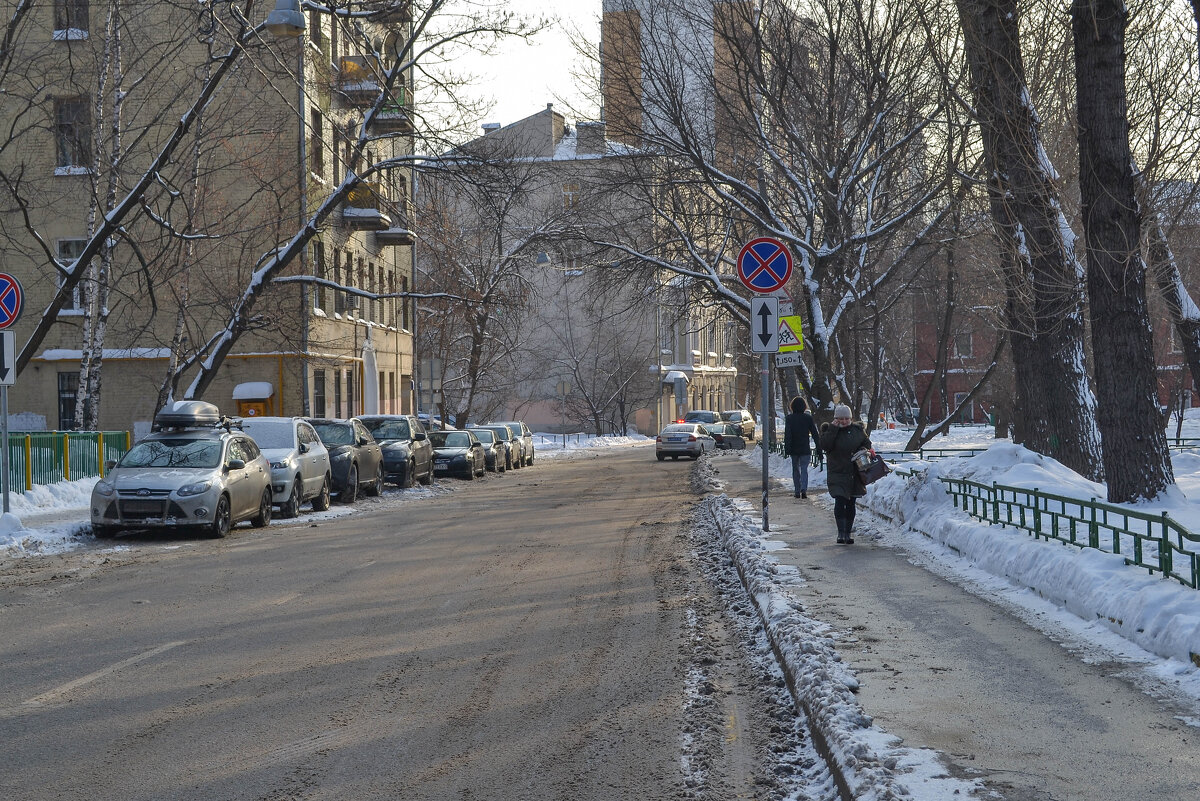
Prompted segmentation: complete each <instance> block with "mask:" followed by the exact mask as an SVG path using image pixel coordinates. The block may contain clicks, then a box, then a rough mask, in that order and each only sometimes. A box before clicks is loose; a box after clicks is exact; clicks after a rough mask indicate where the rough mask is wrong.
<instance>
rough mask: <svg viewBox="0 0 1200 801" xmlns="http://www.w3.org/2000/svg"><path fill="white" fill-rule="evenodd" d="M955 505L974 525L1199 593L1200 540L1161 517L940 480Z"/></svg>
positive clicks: (995, 486)
mask: <svg viewBox="0 0 1200 801" xmlns="http://www.w3.org/2000/svg"><path fill="white" fill-rule="evenodd" d="M939 480H940V481H941V482H942V483H943V484H945V485H946V491H947V492H948V493H949V494H950V496H951V497H952V498H953V500H954V505H955V506H956V507H957V508H959V509H962V510H963V511H965V512H966V513H967V514H969V515H970V516H971V517H974V518H975V519H977V520H983V521H985V522H988V523H992V524H995V525H1000V526H1013V527H1015V528H1019V529H1022V530H1024V531H1028V532H1029V533H1031V534H1033V536H1034V537H1036V538H1043V539H1047V540H1051V539H1054V540H1058V541H1059V542H1063V543H1066V544H1069V545H1075V546H1078V547H1080V548H1095V549H1098V550H1101V551H1107V552H1108V553H1113V554H1117V555H1120V556H1123V557H1124V559H1125V563H1126V564H1130V565H1136V566H1138V567H1142V568H1145V569H1146V570H1149V571H1150V572H1151V573H1156V572H1157V573H1161V574H1163V575H1164V576H1170V577H1171V578H1173V579H1175V580H1177V581H1179V582H1180V583H1182V584H1185V585H1187V586H1188V587H1192V588H1193V589H1200V535H1196V534H1193V533H1192V532H1190V531H1188V530H1187V529H1186V528H1184V527H1183V526H1182V525H1180V524H1179V523H1177V522H1176V521H1174V520H1172V519H1171V517H1170V515H1168V514H1167V513H1166V512H1163V513H1162V514H1159V515H1154V514H1150V513H1148V512H1139V511H1135V510H1131V509H1126V508H1123V507H1120V506H1113V505H1112V504H1108V503H1104V502H1103V501H1098V500H1096V499H1095V498H1091V499H1090V500H1086V501H1085V500H1080V499H1079V498H1071V497H1068V496H1065V495H1055V494H1054V493H1049V492H1042V491H1041V490H1037V489H1032V490H1030V489H1022V488H1020V487H1010V486H1006V485H1003V484H996V483H992V484H991V485H988V484H981V483H979V482H977V481H970V480H969V479H963V478H948V477H945V476H939Z"/></svg>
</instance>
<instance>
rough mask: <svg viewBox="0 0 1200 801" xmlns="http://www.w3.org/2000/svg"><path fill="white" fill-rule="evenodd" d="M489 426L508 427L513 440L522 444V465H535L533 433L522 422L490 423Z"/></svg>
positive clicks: (504, 421) (503, 421)
mask: <svg viewBox="0 0 1200 801" xmlns="http://www.w3.org/2000/svg"><path fill="white" fill-rule="evenodd" d="M488 425H489V426H497V425H499V426H507V427H508V430H509V431H511V432H512V436H513V440H514V441H515V442H519V443H520V444H521V465H522V466H524V465H530V464H533V457H534V452H533V432H532V431H530V430H529V426H527V425H525V423H524V422H523V421H521V420H502V421H500V422H498V423H488Z"/></svg>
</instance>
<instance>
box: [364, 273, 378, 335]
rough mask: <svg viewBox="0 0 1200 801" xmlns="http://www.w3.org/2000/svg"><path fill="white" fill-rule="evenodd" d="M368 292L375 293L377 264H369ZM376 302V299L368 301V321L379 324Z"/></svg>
mask: <svg viewBox="0 0 1200 801" xmlns="http://www.w3.org/2000/svg"><path fill="white" fill-rule="evenodd" d="M367 291H368V292H375V262H373V261H371V262H367ZM375 304H376V300H375V299H374V298H368V299H367V315H366V316H367V319H368V320H374V321H375V322H379V315H377V314H376V313H375Z"/></svg>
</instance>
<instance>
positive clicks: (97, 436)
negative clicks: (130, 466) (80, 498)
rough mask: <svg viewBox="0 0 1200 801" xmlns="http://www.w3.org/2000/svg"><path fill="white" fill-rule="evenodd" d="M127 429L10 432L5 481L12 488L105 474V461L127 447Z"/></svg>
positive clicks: (123, 451)
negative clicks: (6, 480)
mask: <svg viewBox="0 0 1200 801" xmlns="http://www.w3.org/2000/svg"><path fill="white" fill-rule="evenodd" d="M129 443H130V436H129V432H127V431H10V432H9V434H8V480H9V486H10V487H12V488H13V489H19V488H22V487H23V488H24V489H26V490H30V489H33V488H34V486H36V485H42V484H57V483H58V482H60V481H74V480H76V479H80V478H92V477H95V476H103V475H104V470H105V467H104V463H105V462H106V461H108V460H109V459H120V458H121V457H122V456H124V455H125V452H126V451H127V450H129Z"/></svg>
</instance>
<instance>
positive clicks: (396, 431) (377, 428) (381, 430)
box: [362, 420, 412, 439]
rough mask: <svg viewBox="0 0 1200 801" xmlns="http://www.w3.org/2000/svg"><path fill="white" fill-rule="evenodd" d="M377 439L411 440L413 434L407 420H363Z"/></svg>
mask: <svg viewBox="0 0 1200 801" xmlns="http://www.w3.org/2000/svg"><path fill="white" fill-rule="evenodd" d="M362 423H363V425H365V426H366V427H367V430H368V431H370V432H371V433H372V434H373V435H375V439H409V438H410V437H411V436H412V433H411V432H410V431H409V428H408V421H407V420H363V421H362Z"/></svg>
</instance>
